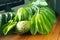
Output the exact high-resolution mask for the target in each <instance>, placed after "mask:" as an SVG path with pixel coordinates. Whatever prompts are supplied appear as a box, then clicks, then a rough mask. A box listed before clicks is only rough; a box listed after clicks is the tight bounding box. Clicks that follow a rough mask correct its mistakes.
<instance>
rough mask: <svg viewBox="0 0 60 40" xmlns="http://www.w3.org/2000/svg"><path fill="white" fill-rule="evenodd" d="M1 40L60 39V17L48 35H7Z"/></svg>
mask: <svg viewBox="0 0 60 40" xmlns="http://www.w3.org/2000/svg"><path fill="white" fill-rule="evenodd" d="M0 40H60V17H58V21H57V22H56V23H55V24H54V25H53V29H52V31H51V32H50V34H48V35H40V34H36V35H30V34H27V35H21V36H20V35H17V34H13V35H7V36H2V37H0Z"/></svg>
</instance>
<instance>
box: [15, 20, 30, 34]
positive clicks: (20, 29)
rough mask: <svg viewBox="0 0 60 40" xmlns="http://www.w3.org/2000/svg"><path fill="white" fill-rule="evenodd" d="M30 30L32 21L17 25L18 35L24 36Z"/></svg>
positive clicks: (21, 22)
mask: <svg viewBox="0 0 60 40" xmlns="http://www.w3.org/2000/svg"><path fill="white" fill-rule="evenodd" d="M29 30H30V21H20V22H18V23H17V26H16V31H17V33H18V34H24V33H26V32H28V31H29Z"/></svg>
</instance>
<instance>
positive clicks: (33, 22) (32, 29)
mask: <svg viewBox="0 0 60 40" xmlns="http://www.w3.org/2000/svg"><path fill="white" fill-rule="evenodd" d="M38 17H39V14H34V16H33V17H32V19H31V27H30V32H31V34H32V35H35V34H36V33H37V31H38V25H37V18H38Z"/></svg>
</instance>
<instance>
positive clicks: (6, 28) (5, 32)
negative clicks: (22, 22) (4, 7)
mask: <svg viewBox="0 0 60 40" xmlns="http://www.w3.org/2000/svg"><path fill="white" fill-rule="evenodd" d="M15 25H16V22H13V21H12V20H11V21H9V22H8V23H7V24H5V25H4V29H3V33H4V35H7V34H8V32H9V31H10V30H11V29H12V28H14V27H15Z"/></svg>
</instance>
